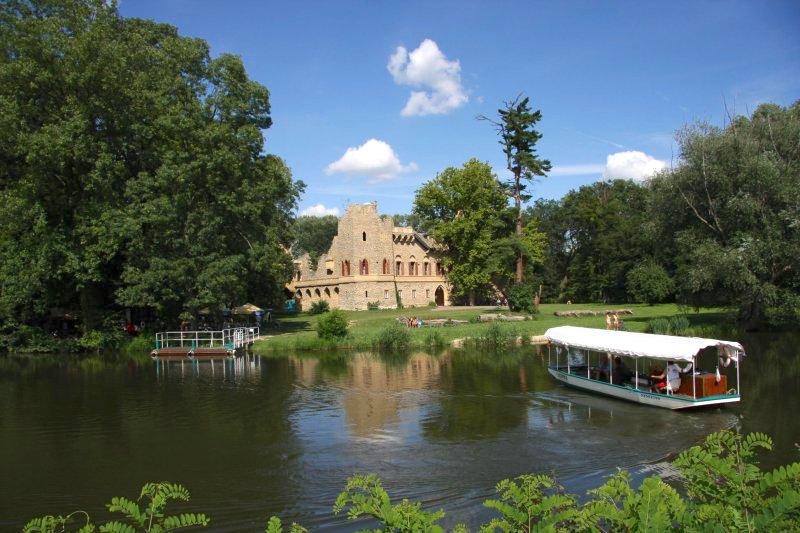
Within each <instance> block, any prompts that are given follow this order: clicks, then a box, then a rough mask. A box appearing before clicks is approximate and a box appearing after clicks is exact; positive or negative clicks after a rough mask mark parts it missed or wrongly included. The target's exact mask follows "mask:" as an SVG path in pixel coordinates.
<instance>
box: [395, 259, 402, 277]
mask: <svg viewBox="0 0 800 533" xmlns="http://www.w3.org/2000/svg"><path fill="white" fill-rule="evenodd" d="M394 275H395V276H402V275H403V261H401V260H400V256H399V255H398V256H397V257H395V258H394Z"/></svg>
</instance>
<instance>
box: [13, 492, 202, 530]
mask: <svg viewBox="0 0 800 533" xmlns="http://www.w3.org/2000/svg"><path fill="white" fill-rule="evenodd" d="M170 500H176V501H182V502H188V501H189V491H188V490H186V489H185V488H184V487H183V486H181V485H178V484H176V483H168V482H166V481H165V482H161V483H148V484H146V485H145V486H144V487H142V492H141V493H140V494H139V498H138V499H136V500H129V499H128V498H119V497H115V498H111V503H109V504H107V505H106V508H108V510H109V511H110V512H112V513H120V514H122V515H123V520H124V522H123V521H119V520H113V521H111V522H106V523H105V524H103V525H101V526H100V528H99V530H100V531H119V532H123V531H125V532H129V531H130V532H135V531H153V532H155V531H172V530H174V529H181V528H189V527H205V526H207V525H208V524H209V522H210V521H211V520H210V519H209V518H208V517H207V516H206V515H204V514H195V513H181V514H177V515H172V516H165V515H164V512H165V510H166V506H167V503H168V502H169V501H170ZM142 504H145V506H144V507H141V505H142ZM77 519H79V520H80V521H81V522H84V523H83V524H79V526H80V529H79V530H80V531H87V532H88V531H96V530H97V528H96V527H95V525H94V524H93V523H92V521H91V517H90V516H89V515H88V514H87V513H86V512H85V511H75V512H73V513H70V514H68V515H66V516H52V515H48V516H43V517H41V518H34V519H33V520H31V521H30V522H28V523H27V524H26V525H25V527H24V528H23V532H24V533H55V532H56V531H67V526H69V525H70V524H71V523H72V521H73V520H77Z"/></svg>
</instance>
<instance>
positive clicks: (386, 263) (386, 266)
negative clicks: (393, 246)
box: [382, 258, 391, 274]
mask: <svg viewBox="0 0 800 533" xmlns="http://www.w3.org/2000/svg"><path fill="white" fill-rule="evenodd" d="M382 272H383V273H384V274H391V272H389V260H388V259H386V258H384V259H383V271H382Z"/></svg>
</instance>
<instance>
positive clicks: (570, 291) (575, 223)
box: [526, 180, 652, 302]
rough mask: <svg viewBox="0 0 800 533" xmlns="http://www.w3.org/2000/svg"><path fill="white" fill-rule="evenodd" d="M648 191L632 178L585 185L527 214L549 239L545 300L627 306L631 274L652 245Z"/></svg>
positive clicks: (539, 204)
mask: <svg viewBox="0 0 800 533" xmlns="http://www.w3.org/2000/svg"><path fill="white" fill-rule="evenodd" d="M646 209H647V189H646V188H645V187H643V186H642V185H639V184H638V183H634V182H631V181H627V180H613V181H606V182H597V183H593V184H591V185H585V186H583V187H581V188H580V189H578V190H576V191H570V192H569V193H567V195H565V196H564V197H563V198H562V199H561V200H539V201H537V202H536V203H535V204H534V205H533V206H532V207H530V208H529V209H528V210H527V213H526V216H527V217H529V218H531V219H533V220H536V221H537V222H538V224H539V229H540V230H541V231H543V232H544V233H545V234H546V235H547V251H546V253H545V260H544V264H543V266H542V268H541V269H539V271H538V272H539V274H540V276H541V277H542V280H543V283H544V294H545V297H547V298H549V299H553V300H558V301H566V300H572V301H577V302H624V301H626V300H627V289H626V276H627V274H628V271H629V270H630V269H631V267H633V265H635V264H636V263H638V262H639V261H640V260H641V259H642V258H643V257H644V256H645V255H648V254H649V253H650V251H649V250H650V249H651V246H652V245H651V244H650V240H649V238H648V234H647V232H645V231H643V227H644V224H645V221H646V218H647V213H646Z"/></svg>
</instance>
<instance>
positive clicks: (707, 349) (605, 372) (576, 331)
mask: <svg viewBox="0 0 800 533" xmlns="http://www.w3.org/2000/svg"><path fill="white" fill-rule="evenodd" d="M545 337H547V340H548V341H549V345H548V361H547V363H548V365H547V366H548V371H549V372H550V374H551V375H552V376H553V377H554V378H556V379H557V380H559V381H561V382H563V383H565V384H567V385H569V386H572V387H575V388H578V389H582V390H586V391H589V392H596V393H600V394H605V395H607V396H613V397H614V398H620V399H622V400H628V401H632V402H638V403H642V404H646V405H653V406H656V407H663V408H666V409H691V408H697V407H704V406H708V405H719V404H726V403H733V402H738V401H740V399H741V395H740V391H739V362H740V361H741V358H742V357H743V356H744V355H745V353H744V348H742V345H741V344H739V343H738V342H731V341H721V340H716V339H701V338H697V337H675V336H672V335H653V334H649V333H633V332H628V331H613V330H604V329H593V328H581V327H574V326H559V327H555V328H550V329H548V330H547V332H545ZM668 362H673V363H674V364H677V365H678V367H679V368H680V367H681V364H683V365H684V366H683V367H682V368H681V371H682V374H681V379H680V386H678V387H676V388H673V387H672V386H665V388H664V390H663V392H654V391H653V390H651V385H652V383H651V380H650V376H651V374H652V373H653V372H654V369H655V368H658V367H659V365H660V367H661V369H663V368H665V367H666V365H667V363H668ZM615 365H616V368H615ZM699 368H706V369H709V368H710V369H711V371H710V372H709V371H701V370H698V369H699ZM734 376H735V379H736V386H735V388H734V387H729V381H731V380H732V379H733V377H734ZM673 383H676V382H673Z"/></svg>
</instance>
